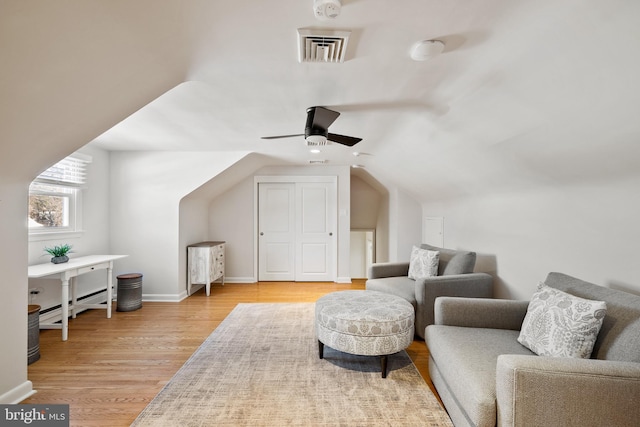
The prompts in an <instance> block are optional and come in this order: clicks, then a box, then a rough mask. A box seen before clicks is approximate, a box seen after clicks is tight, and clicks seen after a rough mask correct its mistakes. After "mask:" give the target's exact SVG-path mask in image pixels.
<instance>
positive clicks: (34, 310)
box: [27, 304, 40, 365]
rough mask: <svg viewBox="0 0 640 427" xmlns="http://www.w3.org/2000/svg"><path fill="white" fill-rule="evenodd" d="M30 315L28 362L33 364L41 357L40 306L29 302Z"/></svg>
mask: <svg viewBox="0 0 640 427" xmlns="http://www.w3.org/2000/svg"><path fill="white" fill-rule="evenodd" d="M27 313H28V314H27V315H28V319H29V321H28V325H29V327H28V331H29V336H28V339H27V364H28V365H31V364H32V363H33V362H35V361H36V360H38V359H40V306H39V305H35V304H29V309H28V311H27Z"/></svg>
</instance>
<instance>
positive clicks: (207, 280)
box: [187, 242, 225, 296]
mask: <svg viewBox="0 0 640 427" xmlns="http://www.w3.org/2000/svg"><path fill="white" fill-rule="evenodd" d="M224 243H225V242H201V243H196V244H194V245H189V246H187V293H188V294H189V295H191V290H192V287H193V285H205V289H206V292H207V296H209V293H210V290H211V282H214V281H216V280H220V282H221V283H222V284H223V285H224Z"/></svg>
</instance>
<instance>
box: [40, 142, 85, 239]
mask: <svg viewBox="0 0 640 427" xmlns="http://www.w3.org/2000/svg"><path fill="white" fill-rule="evenodd" d="M90 162H91V157H90V156H86V155H83V154H79V153H75V154H72V155H71V156H69V157H66V158H65V159H63V160H61V161H60V162H58V163H56V164H55V165H53V166H52V167H50V168H48V169H47V170H46V171H44V172H43V173H42V174H40V175H39V176H38V177H37V178H36V179H35V180H33V182H32V185H31V186H29V195H30V196H31V195H32V194H40V195H50V196H59V197H67V198H68V203H69V204H68V209H67V214H68V221H67V222H68V225H67V226H64V227H55V228H53V227H52V228H48V227H42V228H40V227H29V241H38V240H53V239H61V238H73V237H80V236H81V235H82V233H83V230H82V189H84V188H86V186H85V184H86V182H85V175H86V166H87V164H89V163H90ZM38 184H42V185H46V186H50V187H51V190H50V191H49V190H47V189H38V188H37V187H38ZM34 187H35V188H34ZM56 187H57V189H59V190H61V191H56Z"/></svg>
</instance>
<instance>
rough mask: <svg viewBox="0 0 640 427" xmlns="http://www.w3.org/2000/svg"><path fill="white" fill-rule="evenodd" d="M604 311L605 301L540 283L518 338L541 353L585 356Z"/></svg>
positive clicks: (596, 335)
mask: <svg viewBox="0 0 640 427" xmlns="http://www.w3.org/2000/svg"><path fill="white" fill-rule="evenodd" d="M606 313H607V305H606V303H605V302H604V301H592V300H588V299H584V298H579V297H576V296H573V295H570V294H568V293H566V292H562V291H560V290H558V289H554V288H551V287H549V286H547V285H545V284H544V283H540V285H539V286H538V290H537V291H536V292H535V293H534V294H533V297H532V298H531V301H530V302H529V307H528V309H527V314H526V316H525V318H524V322H522V329H521V330H520V335H519V336H518V342H519V343H520V344H522V345H524V346H525V347H527V348H528V349H529V350H531V351H533V352H534V353H536V354H538V355H540V356H552V357H574V358H583V359H588V358H589V357H590V356H591V352H592V351H593V346H594V344H595V342H596V339H597V338H598V333H599V332H600V328H601V327H602V321H603V320H604V316H605V314H606Z"/></svg>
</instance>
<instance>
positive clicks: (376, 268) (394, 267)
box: [367, 262, 409, 279]
mask: <svg viewBox="0 0 640 427" xmlns="http://www.w3.org/2000/svg"><path fill="white" fill-rule="evenodd" d="M398 276H409V263H408V262H379V263H375V264H372V265H371V266H370V267H369V274H368V275H367V277H368V278H369V279H381V278H384V277H398Z"/></svg>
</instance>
